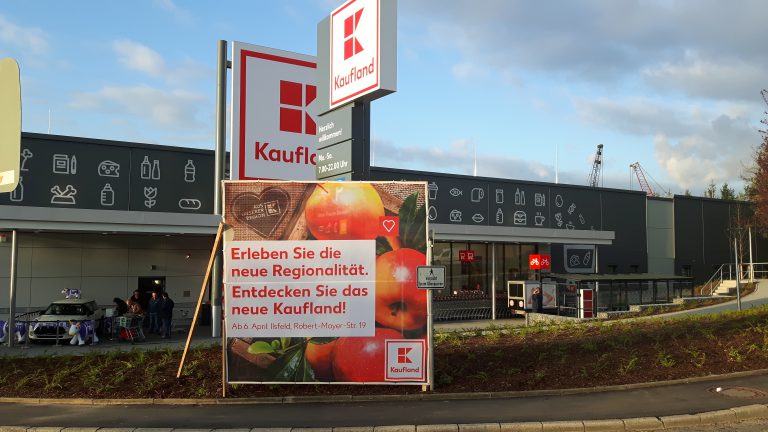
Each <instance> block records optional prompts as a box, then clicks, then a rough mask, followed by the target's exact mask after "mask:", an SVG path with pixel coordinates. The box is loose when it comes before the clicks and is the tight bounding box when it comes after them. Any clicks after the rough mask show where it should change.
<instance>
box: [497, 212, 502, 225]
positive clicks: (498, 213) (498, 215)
mask: <svg viewBox="0 0 768 432" xmlns="http://www.w3.org/2000/svg"><path fill="white" fill-rule="evenodd" d="M496 223H497V224H499V225H501V224H503V223H504V212H502V211H501V209H498V210H496Z"/></svg>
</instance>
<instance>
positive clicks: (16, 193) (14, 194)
mask: <svg viewBox="0 0 768 432" xmlns="http://www.w3.org/2000/svg"><path fill="white" fill-rule="evenodd" d="M9 198H10V200H11V201H13V202H22V201H24V176H19V184H17V185H16V189H14V190H12V191H11V196H10V197H9Z"/></svg>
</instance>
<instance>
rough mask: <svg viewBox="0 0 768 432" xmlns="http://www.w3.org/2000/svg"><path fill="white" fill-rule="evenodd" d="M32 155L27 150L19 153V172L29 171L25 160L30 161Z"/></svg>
mask: <svg viewBox="0 0 768 432" xmlns="http://www.w3.org/2000/svg"><path fill="white" fill-rule="evenodd" d="M32 156H34V154H33V153H32V152H31V151H30V150H29V149H24V150H22V151H21V165H20V169H19V170H20V171H29V169H28V168H27V160H29V159H31V158H32Z"/></svg>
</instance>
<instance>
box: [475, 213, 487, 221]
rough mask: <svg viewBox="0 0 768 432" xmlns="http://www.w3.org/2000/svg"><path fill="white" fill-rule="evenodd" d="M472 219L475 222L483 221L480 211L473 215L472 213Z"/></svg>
mask: <svg viewBox="0 0 768 432" xmlns="http://www.w3.org/2000/svg"><path fill="white" fill-rule="evenodd" d="M472 220H473V221H475V222H477V223H480V222H482V221H484V220H485V218H484V217H483V215H481V214H480V213H475V214H474V215H472Z"/></svg>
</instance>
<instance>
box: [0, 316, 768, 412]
mask: <svg viewBox="0 0 768 432" xmlns="http://www.w3.org/2000/svg"><path fill="white" fill-rule="evenodd" d="M435 345H436V348H435V383H436V385H435V388H436V390H435V391H436V392H439V393H452V392H494V391H515V390H518V391H519V390H542V389H565V388H579V387H594V386H605V385H617V384H630V383H641V382H649V381H662V380H671V379H679V378H689V377H696V376H706V375H712V374H723V373H729V372H737V371H745V370H756V369H765V368H768V308H754V309H750V310H749V311H744V312H739V313H736V312H734V313H727V314H720V315H713V316H705V317H689V318H683V319H676V320H664V321H662V320H648V321H643V322H637V321H633V322H631V323H625V322H611V323H590V324H579V325H566V326H550V327H543V326H536V327H528V328H520V329H512V328H509V329H491V330H485V331H476V332H470V333H458V332H451V333H440V334H438V335H437V337H436V342H435ZM180 357H181V353H180V352H179V351H171V350H165V351H143V350H136V351H133V352H129V353H124V352H106V353H96V352H94V353H89V354H87V355H85V356H82V357H80V356H53V357H43V358H18V357H3V358H0V395H3V396H6V397H30V398H219V397H221V393H222V378H221V348H220V347H212V348H206V349H196V350H193V351H191V352H190V354H189V356H188V357H187V363H186V365H185V368H184V372H183V376H182V377H181V378H180V379H176V371H177V369H178V365H179V360H180ZM420 391H421V388H420V387H419V386H336V385H317V384H305V385H236V386H229V387H228V395H229V397H270V396H289V395H290V396H309V395H331V394H336V395H360V394H405V393H419V392H420Z"/></svg>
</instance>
